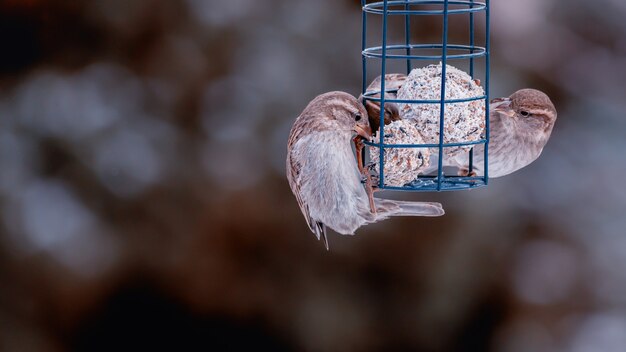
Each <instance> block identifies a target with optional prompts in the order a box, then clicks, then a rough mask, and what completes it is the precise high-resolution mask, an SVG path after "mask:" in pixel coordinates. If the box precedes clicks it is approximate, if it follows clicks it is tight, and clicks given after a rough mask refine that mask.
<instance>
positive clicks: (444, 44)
mask: <svg viewBox="0 0 626 352" xmlns="http://www.w3.org/2000/svg"><path fill="white" fill-rule="evenodd" d="M447 62H448V0H444V2H443V40H442V48H441V101H440V103H439V165H438V167H437V191H441V182H442V181H443V133H444V128H443V127H444V116H445V109H446V103H445V101H446V65H447Z"/></svg>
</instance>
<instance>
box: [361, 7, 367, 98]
mask: <svg viewBox="0 0 626 352" xmlns="http://www.w3.org/2000/svg"><path fill="white" fill-rule="evenodd" d="M366 2H367V1H366V0H361V12H362V20H361V25H362V28H361V30H362V32H361V68H362V70H363V71H362V74H361V86H362V87H361V93H362V94H365V89H367V59H366V58H365V54H364V51H365V47H366V45H367V13H366V12H365V9H364V7H365V4H366Z"/></svg>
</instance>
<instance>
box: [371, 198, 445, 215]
mask: <svg viewBox="0 0 626 352" xmlns="http://www.w3.org/2000/svg"><path fill="white" fill-rule="evenodd" d="M374 202H375V205H376V208H377V210H379V211H381V212H382V213H383V214H384V213H386V214H385V215H387V216H441V215H443V214H445V211H444V210H443V206H442V205H441V203H435V202H407V201H402V200H391V199H382V198H374Z"/></svg>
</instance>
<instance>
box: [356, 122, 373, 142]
mask: <svg viewBox="0 0 626 352" xmlns="http://www.w3.org/2000/svg"><path fill="white" fill-rule="evenodd" d="M366 121H367V120H366ZM354 132H355V133H356V134H357V135H359V136H361V137H363V138H365V139H366V140H368V141H370V140H372V129H371V128H370V125H369V124H367V123H364V124H361V123H357V124H356V126H355V127H354Z"/></svg>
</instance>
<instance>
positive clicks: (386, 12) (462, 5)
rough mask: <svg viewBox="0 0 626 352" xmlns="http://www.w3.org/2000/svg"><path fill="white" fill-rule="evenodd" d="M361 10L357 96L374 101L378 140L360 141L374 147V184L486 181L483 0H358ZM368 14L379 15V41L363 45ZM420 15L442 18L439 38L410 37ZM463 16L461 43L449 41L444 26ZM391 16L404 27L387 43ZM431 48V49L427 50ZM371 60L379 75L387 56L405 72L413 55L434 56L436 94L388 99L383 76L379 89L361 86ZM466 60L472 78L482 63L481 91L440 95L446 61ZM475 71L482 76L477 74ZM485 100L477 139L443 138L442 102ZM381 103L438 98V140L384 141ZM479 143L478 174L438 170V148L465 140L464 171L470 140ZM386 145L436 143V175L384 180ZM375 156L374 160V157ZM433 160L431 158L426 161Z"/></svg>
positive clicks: (436, 187) (453, 185)
mask: <svg viewBox="0 0 626 352" xmlns="http://www.w3.org/2000/svg"><path fill="white" fill-rule="evenodd" d="M361 5H362V16H363V19H362V21H363V28H362V30H363V32H362V53H361V56H362V63H363V87H362V96H363V98H364V99H366V100H370V101H374V102H378V103H379V104H380V106H381V109H380V130H379V131H378V133H379V136H380V137H379V142H377V143H376V142H366V144H367V145H369V146H370V147H374V148H379V149H380V153H378V154H379V160H378V163H379V168H378V169H379V171H378V172H379V175H378V176H379V180H378V183H379V184H378V187H379V188H380V189H388V190H401V191H416V192H428V191H451V190H462V189H472V188H477V187H481V186H486V185H487V182H488V155H487V153H488V141H489V0H484V2H478V1H474V0H456V1H452V0H396V1H389V0H384V1H376V2H372V1H367V0H361ZM368 15H369V16H380V17H381V18H382V33H381V34H379V35H380V36H381V38H382V44H381V45H377V46H371V47H368V46H367V44H368V42H369V41H368ZM478 15H480V16H481V17H484V21H485V24H484V40H483V41H482V43H481V44H483V45H484V46H478V45H476V44H477V40H476V38H475V33H476V30H475V27H477V21H476V17H477V16H478ZM424 16H440V17H439V18H440V19H441V20H442V21H441V22H442V28H441V42H440V43H417V42H413V41H412V40H411V35H412V34H414V33H413V31H412V30H413V29H414V28H412V23H413V24H415V23H416V20H415V19H414V18H417V19H424ZM464 16H468V17H469V20H468V19H467V18H465V19H464V21H465V22H469V29H468V30H467V34H469V35H468V36H467V43H449V38H448V36H449V28H450V23H451V20H453V19H454V20H456V19H460V17H464ZM392 21H403V27H404V39H405V40H404V43H402V44H391V45H389V44H388V42H389V40H388V27H389V24H390V23H391V22H392ZM433 52H434V54H433ZM369 60H377V61H379V62H380V71H379V72H380V75H381V77H385V74H387V73H391V72H387V69H388V62H387V61H388V60H405V61H406V72H407V74H409V73H410V71H411V69H412V68H413V62H414V61H421V62H424V61H439V62H441V67H442V68H441V70H442V74H441V98H440V99H438V100H402V99H388V98H386V97H385V94H381V92H392V93H395V91H393V90H389V89H386V88H385V80H384V79H381V80H380V90H377V91H366V87H367V82H368V61H369ZM464 60H465V63H466V64H469V75H470V76H471V77H472V79H474V78H476V77H475V73H476V72H475V71H478V69H477V66H478V65H482V66H481V67H480V69H482V70H483V71H484V92H485V93H484V95H482V96H478V97H471V98H467V99H448V100H446V99H445V95H446V94H445V92H446V84H445V82H446V65H447V64H448V62H449V61H455V62H463V61H464ZM481 77H483V76H482V75H481ZM480 99H484V100H485V133H484V136H483V138H482V139H479V140H474V141H464V142H460V143H444V133H445V131H444V114H445V109H446V105H448V104H454V103H462V102H468V101H474V100H480ZM385 103H402V104H439V106H440V118H439V142H438V143H435V144H388V143H385V140H384V139H385V133H384V128H385V124H384V111H385V108H384V107H385ZM479 144H483V145H484V157H483V162H484V165H482V169H483V175H481V176H457V175H456V174H455V175H446V174H445V173H444V148H450V147H459V146H469V147H471V148H472V149H470V150H469V152H468V153H469V156H468V157H469V171H470V172H471V171H472V170H474V146H475V145H479ZM387 148H437V149H438V160H437V161H436V162H437V163H438V165H437V173H436V175H419V176H418V178H417V179H416V180H415V182H411V183H409V184H408V185H404V186H400V187H398V186H389V185H385V167H384V163H385V160H384V154H385V153H384V151H385V149H387ZM374 162H376V161H374ZM432 162H434V160H432V161H431V163H432Z"/></svg>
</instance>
